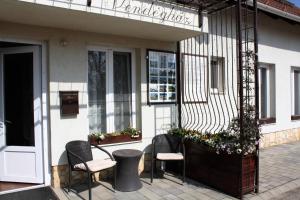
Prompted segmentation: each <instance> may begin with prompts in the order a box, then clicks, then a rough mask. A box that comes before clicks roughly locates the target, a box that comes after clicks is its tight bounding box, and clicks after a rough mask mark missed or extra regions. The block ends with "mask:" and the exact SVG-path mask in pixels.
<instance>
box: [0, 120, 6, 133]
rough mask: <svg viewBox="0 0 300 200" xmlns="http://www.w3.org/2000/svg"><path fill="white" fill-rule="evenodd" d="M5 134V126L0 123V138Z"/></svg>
mask: <svg viewBox="0 0 300 200" xmlns="http://www.w3.org/2000/svg"><path fill="white" fill-rule="evenodd" d="M4 133H5V124H4V123H3V122H0V136H1V135H3V134H4Z"/></svg>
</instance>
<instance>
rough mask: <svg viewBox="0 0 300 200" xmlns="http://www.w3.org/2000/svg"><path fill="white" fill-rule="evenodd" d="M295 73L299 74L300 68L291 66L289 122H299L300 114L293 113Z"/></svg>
mask: <svg viewBox="0 0 300 200" xmlns="http://www.w3.org/2000/svg"><path fill="white" fill-rule="evenodd" d="M295 71H298V72H299V73H300V67H297V66H292V67H291V73H290V75H291V79H290V80H291V105H292V106H291V120H292V121H295V120H300V114H298V115H297V114H296V113H295Z"/></svg>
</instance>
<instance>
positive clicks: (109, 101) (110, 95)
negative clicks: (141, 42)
mask: <svg viewBox="0 0 300 200" xmlns="http://www.w3.org/2000/svg"><path fill="white" fill-rule="evenodd" d="M89 51H97V52H105V53H106V59H107V62H106V80H105V81H106V133H104V134H110V133H113V132H115V127H114V125H115V123H114V115H109V113H108V112H110V113H111V112H112V113H114V103H113V102H114V81H111V80H114V79H113V72H114V66H113V53H114V52H115V51H117V52H125V53H131V123H132V127H133V128H137V123H136V53H135V50H134V49H131V48H120V47H105V46H87V51H86V80H87V109H89V106H88V102H89V95H88V87H89V86H88V78H89V77H88V70H89V63H88V53H89ZM89 123H90V122H89V117H88V131H89V132H90V129H89Z"/></svg>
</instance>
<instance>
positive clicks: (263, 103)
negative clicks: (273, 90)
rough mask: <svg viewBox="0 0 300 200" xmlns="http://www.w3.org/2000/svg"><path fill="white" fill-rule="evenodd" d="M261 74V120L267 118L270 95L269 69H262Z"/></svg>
mask: <svg viewBox="0 0 300 200" xmlns="http://www.w3.org/2000/svg"><path fill="white" fill-rule="evenodd" d="M260 74H261V83H260V87H261V89H260V106H261V118H266V117H267V104H268V103H267V101H268V99H267V97H268V96H267V95H268V89H267V69H266V68H261V69H260Z"/></svg>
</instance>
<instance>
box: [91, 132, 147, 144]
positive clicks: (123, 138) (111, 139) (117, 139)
mask: <svg viewBox="0 0 300 200" xmlns="http://www.w3.org/2000/svg"><path fill="white" fill-rule="evenodd" d="M140 140H142V134H140V135H139V137H136V138H132V137H131V136H130V135H117V136H109V135H108V136H105V138H104V140H97V139H96V138H94V137H89V141H90V143H91V144H95V145H103V144H113V143H122V142H132V141H140Z"/></svg>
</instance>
